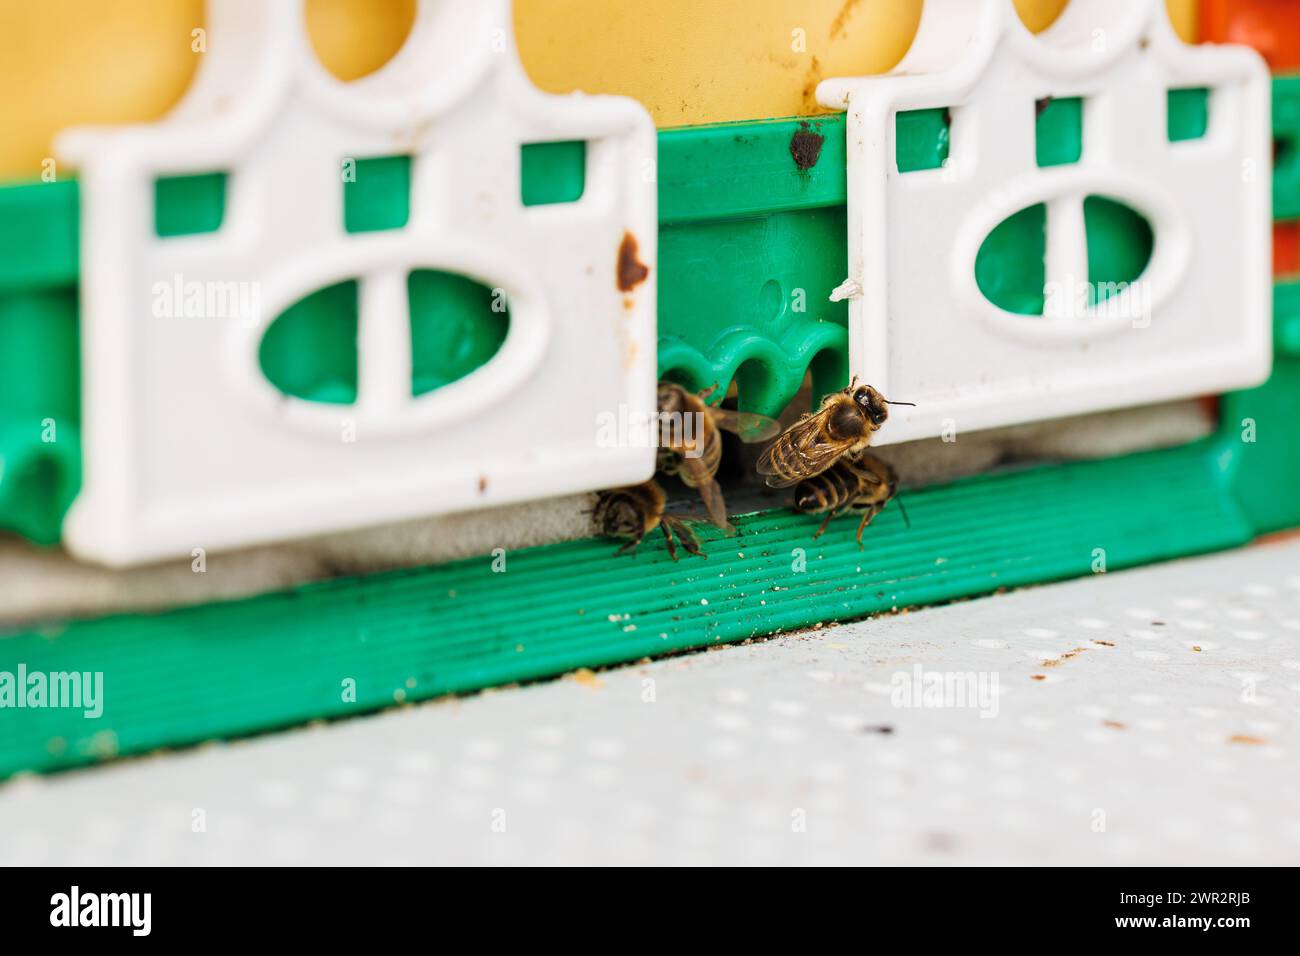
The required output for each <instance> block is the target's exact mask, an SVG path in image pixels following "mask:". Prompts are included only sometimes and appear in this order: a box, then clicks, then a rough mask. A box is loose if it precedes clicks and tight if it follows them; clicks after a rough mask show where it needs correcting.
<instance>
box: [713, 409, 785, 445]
mask: <svg viewBox="0 0 1300 956" xmlns="http://www.w3.org/2000/svg"><path fill="white" fill-rule="evenodd" d="M710 411H711V413H712V415H713V424H715V425H717V426H718V427H719V428H721V429H723V430H724V431H729V432H731V433H732V434H733V435H739V436H740V440H741V441H743V442H745V443H746V444H753V443H754V442H759V441H767V440H768V439H769V438H772V437H774V436H776V435H777V434H778V433H779V432H780V431H781V423H780V422H778V421H777V420H776V419H774V418H768V417H767V416H766V415H759V414H758V413H757V412H733V411H732V410H731V409H729V408H714V409H711V410H710Z"/></svg>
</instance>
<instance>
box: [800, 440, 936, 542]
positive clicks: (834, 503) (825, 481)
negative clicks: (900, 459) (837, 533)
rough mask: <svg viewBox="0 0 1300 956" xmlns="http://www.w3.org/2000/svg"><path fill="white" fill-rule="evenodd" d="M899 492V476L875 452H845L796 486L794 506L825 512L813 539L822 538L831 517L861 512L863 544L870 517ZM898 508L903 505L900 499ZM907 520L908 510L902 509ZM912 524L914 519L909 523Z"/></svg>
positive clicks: (811, 512) (859, 530)
mask: <svg viewBox="0 0 1300 956" xmlns="http://www.w3.org/2000/svg"><path fill="white" fill-rule="evenodd" d="M897 492H898V475H897V474H896V473H895V472H894V469H893V468H891V467H890V466H889V465H888V464H886V463H885V462H883V461H881V460H880V459H879V458H877V457H876V456H875V455H869V454H867V453H866V452H859V453H857V454H856V455H853V454H850V455H845V456H844V457H842V458H840V459H839V460H838V461H836V462H835V463H834V464H833V465H831V466H830V467H829V468H827V469H826V470H825V471H823V472H822V473H821V474H819V475H813V476H812V477H809V478H805V479H803V481H801V482H799V484H798V485H797V486H796V487H795V490H794V507H795V510H796V511H800V512H803V513H804V514H822V513H823V512H825V514H826V518H825V520H823V521H822V524H821V527H820V528H818V529H817V533H816V534H815V535H813V538H814V539H815V538H820V537H821V536H822V533H823V532H824V531H825V530H826V526H827V525H828V524H830V520H831V519H832V518H834V517H836V516H837V515H841V514H843V513H844V512H846V511H854V512H861V514H862V523H861V524H860V525H858V546H859V547H861V545H862V532H863V531H865V530H866V529H867V525H869V524H871V519H872V518H874V517H875V516H876V515H878V514H880V512H882V511H884V510H885V505H887V504H889V502H890V500H891V499H892V498H893V497H894V495H895V494H896V493H897ZM898 507H899V508H900V509H901V508H902V507H903V502H902V500H901V499H900V500H899V502H898ZM903 520H904V521H907V512H906V511H905V510H904V511H903ZM908 525H909V526H910V525H911V522H910V521H909V522H908Z"/></svg>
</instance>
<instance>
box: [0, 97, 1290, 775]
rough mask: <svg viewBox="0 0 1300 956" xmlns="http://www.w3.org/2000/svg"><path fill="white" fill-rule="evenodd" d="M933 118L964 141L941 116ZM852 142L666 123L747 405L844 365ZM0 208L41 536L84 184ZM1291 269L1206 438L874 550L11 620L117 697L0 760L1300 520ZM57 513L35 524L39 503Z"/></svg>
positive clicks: (678, 186) (49, 724) (657, 558)
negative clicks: (1261, 347) (834, 302)
mask: <svg viewBox="0 0 1300 956" xmlns="http://www.w3.org/2000/svg"><path fill="white" fill-rule="evenodd" d="M922 126H925V127H926V128H930V129H931V131H932V132H933V133H934V134H935V137H936V138H935V139H934V140H933V142H932V145H933V146H934V147H935V148H936V149H940V148H944V147H945V146H946V135H945V136H944V137H942V138H943V143H940V142H939V138H940V131H941V130H944V129H945V127H944V126H943V125H942V124H933V123H931V124H928V126H927V124H924V123H923V124H922ZM800 135H802V136H821V137H822V138H823V141H822V144H821V148H820V149H819V150H813V149H811V148H801V149H800V150H797V151H792V148H791V146H792V142H793V139H794V137H796V136H800ZM843 140H844V126H843V119H842V117H829V118H825V119H818V120H814V121H794V120H790V121H772V122H767V123H749V124H735V125H732V126H718V127H707V128H700V129H686V130H678V131H668V132H665V133H663V134H662V135H661V137H660V152H661V157H660V183H661V187H660V188H661V198H660V208H661V221H662V230H661V248H660V274H661V276H662V280H663V281H662V282H661V283H660V300H661V306H660V308H661V331H662V336H663V337H662V340H661V343H660V346H661V348H660V364H661V368H663V369H664V370H665V371H670V372H676V373H677V374H678V376H679V377H681V378H684V379H687V381H686V382H685V384H692V385H698V386H699V387H701V388H703V387H707V386H708V385H710V384H712V383H713V382H714V381H718V382H723V381H727V380H730V377H731V375H732V374H733V373H734V374H736V375H737V376H739V378H740V381H741V386H742V387H741V401H742V405H747V407H750V408H756V409H759V410H762V409H763V408H773V409H778V410H779V407H781V406H783V405H784V404H785V402H786V401H788V399H789V397H790V396H791V395H793V394H794V390H795V389H797V387H798V381H801V380H802V377H803V372H804V370H805V369H806V368H807V367H809V366H811V367H812V369H813V373H814V378H815V379H817V380H818V381H819V382H821V383H823V384H822V385H820V386H819V387H820V388H822V389H825V388H827V387H834V385H833V384H830V383H835V382H837V381H842V380H843V366H842V365H837V364H836V363H837V362H842V355H843V348H844V343H845V341H846V336H845V325H844V323H845V316H844V313H843V311H842V304H841V305H840V306H834V307H833V306H831V305H830V304H829V303H825V302H824V301H822V302H817V303H816V304H815V305H809V303H811V302H812V301H813V300H814V299H815V298H817V297H818V293H817V290H820V289H822V288H831V287H833V286H834V285H835V284H838V282H839V281H840V279H842V278H843V276H844V274H845V270H844V262H845V251H844V222H843V217H844V208H843V207H844V202H845V184H844V142H843ZM808 145H809V144H808V143H807V142H806V141H804V146H805V147H807V146H808ZM911 148H912V147H911V146H909V149H911ZM796 152H797V153H798V155H797V156H796V155H795V153H796ZM814 154H815V155H816V162H815V163H812V164H807V163H805V162H798V161H796V160H798V159H799V157H804V159H805V160H806V159H810V158H812V157H813V156H814ZM918 161H920V160H918ZM0 211H2V212H4V213H5V215H4V216H0V336H4V341H5V342H6V343H7V344H10V343H15V342H18V341H20V339H19V338H15V334H16V331H17V332H21V333H22V335H26V336H27V338H26V340H25V341H26V344H25V345H22V346H21V347H17V348H13V349H9V350H0V356H8V358H6V359H0V361H9V362H12V363H14V364H13V365H12V366H11V371H12V373H13V374H11V375H9V376H0V410H2V412H0V441H3V442H5V446H4V447H3V448H0V453H3V454H4V456H5V461H6V463H7V464H11V463H13V462H14V461H16V460H21V456H22V455H28V456H31V455H32V454H33V452H34V451H39V450H41V449H42V447H43V448H44V451H45V452H46V453H47V454H53V455H56V456H62V457H61V458H59V459H57V460H55V461H54V464H52V465H51V464H46V465H42V466H40V467H52V468H55V469H56V470H58V471H59V473H60V476H61V477H60V478H59V479H58V480H55V481H41V482H39V483H38V484H37V487H39V488H40V489H45V488H47V487H50V486H51V485H52V486H53V487H55V488H57V489H60V490H59V491H58V493H57V494H56V495H55V497H54V498H53V499H52V500H51V501H50V502H49V504H48V510H46V511H44V512H42V511H39V510H38V509H37V508H34V507H33V501H32V500H30V498H29V496H27V495H19V496H18V497H17V498H15V497H14V494H15V492H14V488H15V485H14V483H13V482H12V481H9V482H6V484H5V485H3V486H0V524H6V525H8V526H10V527H14V526H18V527H20V528H21V529H22V530H23V531H24V532H25V533H28V534H29V535H30V536H32V537H33V538H36V539H38V540H40V539H41V537H42V532H44V534H45V540H49V539H50V536H51V533H55V534H56V533H57V516H60V515H61V514H62V513H63V510H64V508H66V505H67V502H68V501H70V500H71V493H72V492H75V488H76V483H77V482H76V476H77V474H78V470H79V467H80V455H79V451H78V448H77V444H78V443H77V435H76V422H77V353H76V344H75V343H76V330H77V321H76V310H75V282H76V272H77V259H76V229H77V220H76V189H75V185H74V184H70V183H59V184H50V185H33V186H25V187H16V188H13V189H4V190H0ZM733 270H734V271H733ZM832 280H833V281H832ZM827 283H830V284H829V285H827ZM799 290H803V291H804V292H805V293H806V296H807V298H806V300H805V302H804V305H805V310H804V311H802V312H801V311H799V310H798V309H795V308H794V305H795V302H796V301H797V293H798V291H799ZM1295 292H1296V288H1295V287H1294V286H1284V287H1279V295H1278V297H1277V300H1276V302H1275V309H1276V310H1277V337H1278V360H1277V365H1276V368H1275V371H1274V375H1273V378H1272V379H1271V380H1270V382H1269V383H1268V384H1267V385H1265V386H1264V387H1262V388H1260V389H1255V390H1252V391H1249V392H1245V393H1241V394H1238V395H1233V396H1229V397H1227V398H1226V399H1225V401H1224V403H1223V410H1222V422H1223V424H1222V428H1221V430H1220V432H1219V434H1218V435H1217V436H1215V437H1214V438H1213V439H1210V440H1206V441H1203V442H1198V443H1196V444H1194V445H1191V446H1187V447H1184V448H1177V449H1171V450H1167V451H1158V452H1148V453H1144V454H1140V455H1132V456H1127V457H1123V458H1117V459H1112V460H1107V461H1099V462H1088V463H1077V464H1070V465H1066V466H1060V467H1050V466H1048V467H1040V468H1035V469H1031V470H1026V471H1021V472H1016V473H1008V474H1001V475H991V476H985V477H980V478H974V479H969V480H966V481H961V482H957V483H954V484H952V485H948V486H943V487H936V488H930V489H925V490H923V491H918V492H908V491H906V490H905V492H904V493H905V494H906V496H907V505H908V509H909V512H910V515H911V519H912V527H911V528H910V529H909V528H907V527H905V526H904V525H903V523H902V521H901V518H900V516H899V513H898V512H897V510H895V509H890V510H889V511H887V512H886V513H885V514H884V515H883V516H881V517H880V518H878V519H877V520H876V522H875V523H874V524H873V525H872V527H871V529H870V530H869V534H868V536H867V538H866V539H865V541H866V544H867V547H866V549H865V550H859V549H858V548H857V546H856V544H855V543H854V542H853V535H852V531H853V528H854V527H855V522H854V519H853V518H851V517H849V518H845V519H842V520H840V521H838V522H835V523H832V525H831V527H830V529H829V530H828V532H827V534H826V536H824V537H823V538H821V539H819V540H816V541H814V540H813V539H812V532H813V530H814V529H815V528H816V526H817V524H818V523H819V518H818V517H816V516H799V515H795V514H792V513H789V512H787V511H774V512H769V513H764V514H757V515H751V516H747V517H742V518H740V519H738V520H737V522H736V523H737V526H738V528H739V530H740V535H739V537H737V538H734V539H732V538H718V537H714V538H712V539H711V540H708V541H707V542H706V545H705V547H706V551H707V552H708V554H709V555H710V556H711V557H710V558H709V559H708V560H699V559H684V560H683V561H682V562H680V563H676V564H675V563H673V562H671V561H669V560H668V559H667V557H666V555H665V554H664V553H663V551H662V549H660V548H656V547H653V546H651V545H649V544H648V543H647V544H646V545H644V546H643V547H642V548H641V550H640V552H639V553H638V554H636V555H635V556H630V557H622V558H615V557H614V556H613V552H614V551H615V549H616V547H617V545H616V543H614V542H610V541H603V540H592V541H582V542H575V543H570V544H563V545H555V546H550V547H544V548H536V549H532V550H529V551H521V552H518V553H515V554H511V555H509V556H508V562H507V570H506V572H505V573H495V572H494V571H493V570H492V561H491V559H489V558H481V559H472V560H468V561H462V562H458V563H455V564H449V565H443V566H437V567H429V568H420V569H415V570H412V571H404V572H399V573H390V574H382V575H373V576H369V577H365V578H357V579H343V580H336V581H330V582H326V583H321V584H314V585H310V586H306V587H301V588H297V589H294V590H291V591H287V592H283V593H278V594H269V595H265V596H261V597H256V598H250V599H247V600H242V601H235V602H228V603H219V604H211V605H206V606H201V607H194V608H186V609H178V610H174V611H171V612H167V613H163V614H153V615H123V616H117V617H111V618H104V619H101V620H96V621H84V622H73V623H68V624H59V625H51V626H47V627H44V628H40V629H37V630H33V631H27V632H24V633H20V634H15V635H12V636H8V637H3V638H0V675H3V674H6V673H8V674H14V673H16V671H17V668H18V665H19V664H22V665H23V666H25V668H26V669H27V671H28V672H29V673H31V672H45V673H49V672H60V671H64V672H70V671H78V672H91V673H95V672H101V673H102V674H103V680H104V683H103V698H104V699H103V714H102V716H100V717H99V718H97V719H95V718H86V717H84V716H83V715H82V713H81V711H80V710H73V709H61V708H48V707H46V708H31V709H29V708H24V709H21V710H18V709H9V708H4V709H0V776H3V775H8V774H12V773H15V772H18V771H21V770H29V769H30V770H54V769H60V768H66V767H72V766H77V765H80V764H85V763H89V762H93V761H95V760H97V759H100V758H103V757H107V756H113V755H119V754H138V753H144V752H148V751H150V750H153V749H155V748H159V747H167V746H179V745H184V744H190V743H196V742H199V741H203V740H208V739H212V738H225V737H232V736H237V735H240V734H247V733H253V732H258V731H263V730H268V729H272V728H275V727H284V726H290V725H294V724H299V723H302V722H305V721H308V720H312V719H316V718H332V717H341V716H345V715H350V714H356V713H361V712H364V711H369V710H375V709H378V708H382V707H386V706H392V705H393V704H394V703H396V702H401V701H407V702H410V701H416V700H422V699H428V698H431V697H436V696H439V695H443V694H448V693H457V692H464V691H470V690H474V689H476V688H481V687H486V686H491V685H494V684H500V683H505V682H510V681H518V680H528V679H534V678H541V677H547V676H553V675H555V674H558V673H562V672H564V671H566V670H571V669H574V668H577V667H581V666H588V667H593V666H600V665H605V664H613V663H617V662H621V661H628V660H634V659H637V658H639V657H642V656H645V655H650V654H658V653H664V652H668V651H673V650H679V649H684V648H689V647H697V646H704V645H710V644H714V643H720V642H725V641H736V640H743V639H745V638H749V637H753V636H758V635H765V634H769V633H772V632H774V631H777V630H791V629H796V628H800V627H806V626H809V625H811V624H814V623H816V622H818V621H832V620H847V619H850V618H854V617H861V616H864V615H869V614H873V613H878V612H884V611H889V610H891V609H893V608H901V607H907V606H912V605H920V604H928V603H934V602H937V601H945V600H951V599H956V598H961V597H967V596H971V595H976V594H981V593H987V592H989V591H992V590H996V589H998V588H1003V587H1013V586H1017V585H1024V584H1030V583H1036V582H1040V581H1046V580H1051V579H1056V578H1063V577H1069V576H1076V575H1082V574H1087V573H1090V572H1093V571H1094V570H1095V569H1096V567H1097V561H1098V558H1099V556H1100V557H1101V560H1103V561H1104V563H1105V566H1106V567H1107V569H1108V570H1116V569H1119V568H1122V567H1127V566H1131V565H1136V564H1141V563H1143V562H1148V561H1154V560H1160V559H1163V558H1171V557H1177V556H1182V555H1187V554H1193V553H1197V552H1202V551H1207V550H1211V549H1216V548H1225V547H1230V546H1233V545H1238V544H1242V543H1245V542H1247V541H1249V540H1251V538H1253V537H1254V536H1255V535H1257V534H1260V533H1263V532H1267V531H1271V530H1276V529H1281V528H1287V527H1292V526H1295V525H1296V524H1300V500H1298V499H1297V498H1296V495H1295V487H1294V483H1295V477H1294V476H1295V475H1296V474H1297V472H1300V423H1298V422H1297V418H1296V415H1295V402H1296V396H1297V395H1298V394H1300V346H1297V345H1296V343H1297V342H1300V334H1296V329H1297V328H1300V296H1297V295H1296V294H1295ZM783 333H787V334H786V337H783ZM443 374H446V372H445V370H441V369H431V370H430V372H429V375H430V376H434V377H436V376H437V375H443ZM417 379H419V380H420V381H422V380H423V377H422V376H417ZM345 384H346V383H345ZM415 387H420V386H419V381H417V382H416V384H415ZM50 409H55V410H56V412H57V414H58V415H59V416H62V419H61V420H60V421H59V423H58V424H59V432H58V434H59V438H58V441H57V442H48V443H44V444H42V443H41V442H40V441H39V438H38V436H39V435H40V432H39V428H38V425H39V422H40V421H41V419H42V418H43V417H49V414H50V412H49V410H50ZM56 449H57V451H56ZM32 460H34V459H32ZM8 474H9V475H10V476H12V474H13V472H12V470H10V471H9V472H8ZM20 499H21V500H20ZM42 514H43V515H45V519H44V524H43V525H42V526H41V527H29V526H25V525H22V524H20V523H19V522H20V521H28V522H30V521H31V520H32V518H31V516H33V515H37V516H39V515H42ZM16 515H19V516H24V517H21V518H16V517H15V516H16ZM0 682H2V678H0Z"/></svg>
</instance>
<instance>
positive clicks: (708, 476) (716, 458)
mask: <svg viewBox="0 0 1300 956" xmlns="http://www.w3.org/2000/svg"><path fill="white" fill-rule="evenodd" d="M715 388H717V386H716V385H715V386H714V387H713V388H710V389H706V390H705V391H703V392H701V393H700V394H698V395H694V394H692V393H691V392H688V391H686V389H684V388H682V387H681V386H680V385H675V384H673V383H672V382H660V383H659V393H658V399H659V415H660V423H661V426H662V425H663V423H668V425H669V426H670V427H667V428H664V429H663V431H664V436H663V440H662V441H661V443H660V448H659V454H658V457H657V461H656V463H655V468H656V470H657V471H658V472H660V473H661V474H665V475H670V476H671V475H676V476H677V477H679V478H681V480H682V482H683V483H684V484H685V485H686V486H687V487H689V488H694V489H695V490H696V491H698V492H699V494H700V499H701V500H702V501H703V502H704V509H705V511H706V512H708V515H709V520H710V521H712V522H713V523H714V524H715V525H717V526H718V527H719V528H722V529H724V530H726V531H733V530H734V529H733V528H732V527H731V523H730V522H729V521H728V520H727V504H726V502H725V501H723V498H722V489H721V488H720V487H718V483H717V481H716V480H715V476H716V475H717V473H718V463H719V462H720V461H721V460H722V435H721V434H719V431H718V429H724V430H726V431H729V432H732V433H734V434H736V435H739V436H740V440H741V441H744V442H759V441H766V440H767V439H769V438H771V437H772V436H773V435H775V434H776V433H777V432H778V431H780V429H781V426H780V425H779V424H778V423H777V422H776V421H774V420H773V419H771V418H768V417H767V416H766V415H758V414H754V413H751V412H734V411H731V410H730V409H726V408H716V407H714V406H712V405H709V404H708V402H707V401H706V400H707V399H708V397H709V396H710V395H711V394H713V391H714V389H715ZM666 416H672V417H666ZM687 422H690V423H692V425H693V426H694V427H687V425H686V423H687ZM696 423H697V424H696Z"/></svg>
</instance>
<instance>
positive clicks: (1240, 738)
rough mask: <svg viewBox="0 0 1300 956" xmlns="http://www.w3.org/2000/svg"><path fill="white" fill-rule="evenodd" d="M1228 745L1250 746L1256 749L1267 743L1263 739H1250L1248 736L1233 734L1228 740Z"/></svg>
mask: <svg viewBox="0 0 1300 956" xmlns="http://www.w3.org/2000/svg"><path fill="white" fill-rule="evenodd" d="M1228 743H1230V744H1250V745H1251V746H1252V747H1258V746H1260V745H1261V744H1266V743H1268V741H1267V740H1265V739H1264V738H1263V737H1252V736H1251V735H1250V734H1233V735H1232V736H1231V737H1229V738H1228Z"/></svg>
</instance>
